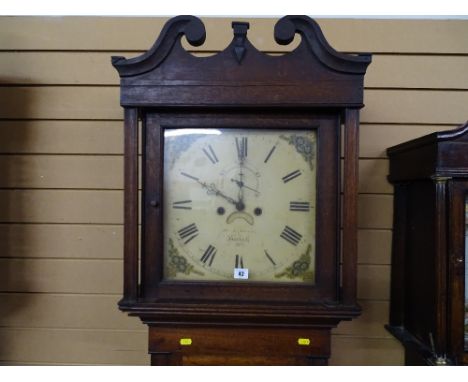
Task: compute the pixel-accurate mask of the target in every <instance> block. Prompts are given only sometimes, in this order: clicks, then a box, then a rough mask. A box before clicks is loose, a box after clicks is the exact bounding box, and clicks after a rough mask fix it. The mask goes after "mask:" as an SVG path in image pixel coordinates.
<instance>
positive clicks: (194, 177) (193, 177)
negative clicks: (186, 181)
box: [180, 171, 199, 182]
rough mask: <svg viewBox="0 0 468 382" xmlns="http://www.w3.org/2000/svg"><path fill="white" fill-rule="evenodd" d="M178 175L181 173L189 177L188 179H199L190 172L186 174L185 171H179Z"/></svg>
mask: <svg viewBox="0 0 468 382" xmlns="http://www.w3.org/2000/svg"><path fill="white" fill-rule="evenodd" d="M180 175H183V176H186V177H187V178H190V179H193V180H196V181H197V182H198V181H199V179H198V178H197V177H196V176H193V175H190V174H187V173H185V172H182V171H181V172H180Z"/></svg>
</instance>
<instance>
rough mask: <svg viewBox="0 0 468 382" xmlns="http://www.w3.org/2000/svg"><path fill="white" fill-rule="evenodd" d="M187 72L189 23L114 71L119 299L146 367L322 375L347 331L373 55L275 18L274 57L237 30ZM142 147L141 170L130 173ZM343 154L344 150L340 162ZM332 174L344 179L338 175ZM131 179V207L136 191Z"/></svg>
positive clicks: (198, 40) (185, 19)
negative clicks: (137, 324) (271, 368)
mask: <svg viewBox="0 0 468 382" xmlns="http://www.w3.org/2000/svg"><path fill="white" fill-rule="evenodd" d="M232 29H233V40H232V42H231V43H230V44H229V45H228V46H227V47H226V48H225V49H224V50H223V51H221V52H219V53H217V54H215V55H212V56H209V57H196V56H195V55H193V54H192V53H190V52H188V51H187V50H186V49H185V48H184V47H183V46H182V43H181V39H182V38H183V37H184V38H186V40H187V41H188V43H189V44H190V45H192V46H199V45H201V44H203V42H204V40H205V37H206V34H205V27H204V25H203V23H202V22H201V20H200V19H198V18H196V17H193V16H178V17H175V18H172V19H170V20H169V21H168V22H167V23H166V24H165V26H164V28H163V30H162V31H161V34H160V36H159V38H158V39H157V40H156V42H155V43H154V45H153V47H151V48H150V49H149V50H148V51H147V52H145V53H144V54H143V55H141V56H138V57H135V58H131V59H125V58H124V57H113V58H112V64H113V65H114V67H115V68H116V69H117V71H118V72H119V75H120V90H121V99H120V103H121V105H122V107H123V108H124V130H125V160H124V163H125V174H124V178H125V186H124V188H125V198H124V283H123V286H124V288H123V289H124V291H123V298H122V300H121V301H120V302H119V308H120V309H121V310H123V311H125V312H128V313H129V314H130V315H133V316H138V317H139V318H140V319H141V320H142V321H143V323H145V324H147V325H148V328H149V346H148V348H149V353H150V354H151V363H152V364H153V365H199V364H203V365H239V364H243V365H326V364H327V363H328V358H329V357H330V348H331V340H330V338H331V337H330V336H331V330H332V328H334V327H335V326H336V325H338V324H339V322H340V321H342V320H350V319H352V318H354V317H357V316H358V315H359V314H360V312H361V309H360V307H359V305H358V303H357V279H356V269H357V194H358V180H357V172H358V171H357V169H358V136H359V135H358V132H359V109H360V108H362V107H363V80H364V74H365V72H366V68H367V66H368V65H369V63H370V61H371V56H370V54H358V55H346V54H341V53H338V52H336V51H335V50H334V49H333V48H332V47H331V46H330V45H329V44H328V42H327V41H326V40H325V37H324V36H323V34H322V32H321V30H320V27H319V25H318V24H317V23H316V22H315V21H313V20H312V19H310V18H309V17H306V16H285V17H283V18H282V19H280V20H279V21H278V22H277V23H276V25H275V30H274V38H275V41H276V42H277V43H278V44H282V45H287V44H289V43H291V42H292V40H293V39H294V37H295V35H296V34H299V35H300V40H301V41H300V43H299V45H298V46H297V47H296V48H295V49H294V50H293V51H292V52H290V53H286V54H284V55H282V56H276V57H274V56H270V55H268V54H265V53H262V52H260V51H258V50H257V49H256V48H255V47H254V46H253V45H252V44H251V43H250V41H249V39H248V37H247V32H248V29H249V24H248V23H246V22H233V23H232ZM139 131H141V165H140V164H139V144H140V143H139V142H140V140H139V138H140V137H139ZM342 147H343V148H342ZM341 163H342V166H341ZM139 179H141V192H140V191H139V184H140V183H139Z"/></svg>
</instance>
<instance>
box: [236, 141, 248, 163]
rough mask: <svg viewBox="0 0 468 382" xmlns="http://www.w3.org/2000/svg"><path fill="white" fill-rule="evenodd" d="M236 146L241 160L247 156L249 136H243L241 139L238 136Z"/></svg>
mask: <svg viewBox="0 0 468 382" xmlns="http://www.w3.org/2000/svg"><path fill="white" fill-rule="evenodd" d="M236 148H237V156H238V157H239V160H244V159H245V158H247V137H242V138H240V139H239V138H237V137H236Z"/></svg>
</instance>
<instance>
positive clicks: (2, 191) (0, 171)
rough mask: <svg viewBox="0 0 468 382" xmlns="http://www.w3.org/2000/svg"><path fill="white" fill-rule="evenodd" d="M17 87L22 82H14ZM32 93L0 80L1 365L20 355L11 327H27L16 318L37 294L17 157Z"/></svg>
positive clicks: (23, 147)
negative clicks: (28, 249)
mask: <svg viewBox="0 0 468 382" xmlns="http://www.w3.org/2000/svg"><path fill="white" fill-rule="evenodd" d="M17 83H21V79H18V78H15V84H17ZM29 89H30V88H26V87H24V88H23V87H18V86H12V85H11V84H9V83H8V82H7V81H5V80H4V79H2V78H0V94H1V99H2V103H1V105H0V363H8V361H9V359H11V354H12V353H16V352H17V351H18V349H15V347H17V346H18V345H16V344H15V341H14V339H15V330H14V329H12V327H14V326H16V327H18V326H26V325H25V322H21V320H19V321H18V320H17V319H16V318H17V317H20V316H21V315H20V313H21V311H22V310H24V308H25V305H26V304H28V303H29V302H32V301H33V299H34V294H29V295H28V294H25V293H24V292H27V291H30V290H31V288H32V286H31V285H29V283H30V280H31V277H30V275H31V271H33V270H31V269H28V264H31V263H28V262H27V261H25V259H24V258H25V255H26V252H25V251H24V248H25V247H27V243H28V241H29V240H30V238H29V237H28V234H27V232H28V230H24V229H23V228H24V227H25V225H24V224H22V223H24V217H25V216H27V209H28V206H27V200H26V198H25V197H24V195H22V194H23V193H24V190H22V189H21V188H22V186H21V180H22V178H24V174H22V172H21V169H22V168H23V167H22V166H18V161H21V160H22V158H21V156H19V155H18V154H22V153H24V152H26V151H27V147H28V143H29V139H30V136H29V131H28V130H29V129H28V126H29V125H30V122H28V121H27V119H26V118H27V116H28V115H29V110H30V107H31V103H32V99H31V94H30V93H29V92H28V90H29ZM17 118H18V120H17ZM19 118H21V119H20V120H19ZM26 256H30V255H26ZM28 296H29V297H28ZM27 319H28V320H29V319H30V318H27Z"/></svg>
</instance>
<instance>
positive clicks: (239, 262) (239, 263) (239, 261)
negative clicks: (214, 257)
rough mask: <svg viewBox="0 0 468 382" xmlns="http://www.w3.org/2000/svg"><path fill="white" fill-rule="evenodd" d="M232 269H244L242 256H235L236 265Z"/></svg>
mask: <svg viewBox="0 0 468 382" xmlns="http://www.w3.org/2000/svg"><path fill="white" fill-rule="evenodd" d="M234 268H244V259H242V256H239V255H236V263H235V267H234Z"/></svg>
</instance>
